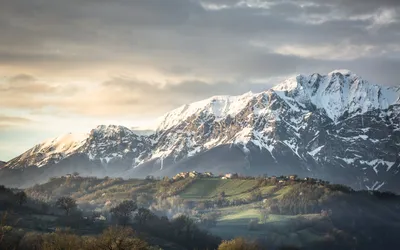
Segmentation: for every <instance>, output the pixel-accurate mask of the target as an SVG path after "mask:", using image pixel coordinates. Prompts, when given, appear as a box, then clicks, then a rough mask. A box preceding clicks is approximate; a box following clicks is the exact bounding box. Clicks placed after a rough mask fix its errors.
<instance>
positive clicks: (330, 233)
mask: <svg viewBox="0 0 400 250" xmlns="http://www.w3.org/2000/svg"><path fill="white" fill-rule="evenodd" d="M293 178H294V179H291V178H289V177H285V176H282V177H268V178H265V177H257V178H254V177H239V178H235V179H221V178H220V177H196V178H190V177H189V178H181V179H177V180H173V179H167V178H164V179H163V180H154V179H152V178H148V179H147V180H139V179H137V180H135V179H131V180H123V179H120V178H114V179H113V178H108V179H97V178H83V177H79V176H75V177H68V178H67V177H63V178H53V179H52V180H50V181H49V182H48V183H46V184H43V185H36V186H34V187H32V188H29V189H26V190H25V191H26V193H27V194H28V195H29V196H30V197H33V198H35V199H40V200H47V201H48V202H50V203H51V202H54V201H55V200H56V198H57V197H60V196H65V195H68V196H71V197H73V198H74V199H76V200H77V202H78V205H79V208H80V209H83V210H89V211H91V210H94V211H98V212H100V213H102V214H105V215H107V214H108V213H109V212H108V211H109V209H110V208H111V207H114V206H115V205H116V204H118V203H120V202H121V201H123V200H127V199H128V200H129V199H133V200H134V201H136V203H137V204H138V205H139V206H142V207H146V208H149V209H150V210H151V211H153V212H154V213H155V214H157V215H159V216H167V217H168V218H174V217H176V216H178V215H180V214H185V215H187V216H189V217H191V218H192V219H194V220H195V221H196V222H197V223H198V224H199V225H200V226H201V227H203V228H206V229H207V230H209V231H210V232H212V233H213V234H215V235H218V236H220V237H222V238H224V239H232V238H234V237H240V236H242V237H245V238H247V239H249V240H257V241H259V242H262V244H266V245H269V246H282V245H292V246H297V247H303V248H304V249H320V248H319V247H321V246H324V247H327V246H331V247H333V248H328V249H337V247H339V248H341V249H377V248H376V247H378V248H379V247H381V246H383V245H385V246H390V244H394V242H398V239H397V237H395V234H396V233H395V232H398V230H400V216H399V206H398V204H400V197H399V196H397V195H394V194H392V193H381V192H377V191H354V190H352V189H351V188H348V187H346V186H341V185H332V184H329V183H328V182H325V181H321V180H318V179H310V178H308V179H299V178H296V177H295V176H293ZM378 225H381V227H380V230H379V232H377V231H376V226H378ZM353 237H355V238H356V239H357V240H356V241H354V239H353ZM335 247H336V248H335ZM374 247H375V248H374Z"/></svg>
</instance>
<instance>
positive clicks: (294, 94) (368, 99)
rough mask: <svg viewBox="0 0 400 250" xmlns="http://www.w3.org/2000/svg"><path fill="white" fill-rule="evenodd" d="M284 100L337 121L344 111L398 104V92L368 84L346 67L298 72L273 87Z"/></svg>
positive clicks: (362, 110) (380, 107)
mask: <svg viewBox="0 0 400 250" xmlns="http://www.w3.org/2000/svg"><path fill="white" fill-rule="evenodd" d="M272 89H273V90H274V91H276V92H277V93H278V94H279V95H280V96H281V97H284V99H286V100H287V99H288V98H290V99H291V101H296V102H298V103H299V104H300V105H306V106H307V105H309V104H312V105H314V106H315V107H316V108H317V109H321V110H324V111H325V113H326V115H327V116H328V117H329V118H331V119H332V120H334V121H337V120H338V119H339V118H340V117H341V116H343V115H344V114H345V113H347V114H348V115H357V114H363V113H365V112H368V111H372V110H375V109H387V108H389V106H391V105H394V104H398V103H399V96H400V91H399V89H396V88H393V87H383V86H379V85H375V84H371V83H369V82H368V81H366V80H363V79H362V78H361V77H360V76H358V75H356V74H354V73H352V72H351V71H349V70H335V71H332V72H330V73H329V74H327V75H319V74H312V75H298V76H297V77H292V78H289V79H288V80H286V81H284V82H282V83H280V84H278V85H277V86H275V87H273V88H272Z"/></svg>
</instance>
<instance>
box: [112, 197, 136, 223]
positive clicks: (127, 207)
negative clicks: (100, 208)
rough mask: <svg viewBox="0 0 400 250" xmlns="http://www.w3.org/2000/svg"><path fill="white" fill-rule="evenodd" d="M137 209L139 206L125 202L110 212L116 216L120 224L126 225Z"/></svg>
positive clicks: (131, 202)
mask: <svg viewBox="0 0 400 250" xmlns="http://www.w3.org/2000/svg"><path fill="white" fill-rule="evenodd" d="M136 209H137V205H136V203H135V202H134V201H132V200H125V201H123V202H121V203H120V204H118V205H117V206H116V207H113V208H112V209H111V210H110V212H111V213H112V214H113V215H114V216H115V218H116V219H117V220H118V222H119V223H122V224H124V225H125V224H126V222H127V221H128V220H129V219H130V217H131V216H132V212H134V211H135V210H136Z"/></svg>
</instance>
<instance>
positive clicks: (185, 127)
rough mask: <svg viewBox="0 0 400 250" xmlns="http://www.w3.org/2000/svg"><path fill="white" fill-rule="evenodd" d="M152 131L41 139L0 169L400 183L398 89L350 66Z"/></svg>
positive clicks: (11, 174)
mask: <svg viewBox="0 0 400 250" xmlns="http://www.w3.org/2000/svg"><path fill="white" fill-rule="evenodd" d="M155 127H156V129H155V130H154V131H151V132H149V131H145V132H144V133H142V132H140V131H137V130H136V129H134V128H132V129H130V128H127V127H123V126H118V125H108V126H106V125H100V126H98V127H96V128H94V129H92V130H91V131H90V132H89V133H87V134H65V135H62V136H60V137H57V138H54V139H50V140H47V141H45V142H43V143H40V144H38V145H36V146H34V147H33V148H31V149H29V150H28V151H26V152H24V153H23V154H21V155H19V156H18V157H16V158H14V159H12V160H10V161H8V162H7V163H5V165H4V166H3V167H2V168H1V165H0V168H1V169H0V182H1V183H2V184H3V183H4V185H8V186H18V187H25V186H30V185H33V184H35V183H41V182H44V181H47V180H48V178H50V177H52V176H61V175H65V174H68V173H72V172H79V173H80V174H81V175H95V176H99V177H103V176H114V177H116V176H118V177H144V176H147V175H154V176H172V175H175V174H176V173H178V172H182V171H199V172H205V171H211V172H213V173H214V174H220V173H227V172H237V173H240V174H244V175H262V174H267V175H287V174H297V175H299V176H302V177H303V176H304V177H306V176H309V177H315V178H320V179H324V180H328V181H331V182H333V183H340V184H346V185H349V186H351V187H353V188H355V189H368V190H378V189H379V190H388V191H393V192H399V191H400V175H399V170H400V88H399V87H385V86H380V85H376V84H372V83H370V82H368V81H366V80H364V79H362V77H360V76H358V75H356V74H354V73H352V72H350V71H348V70H335V71H333V72H331V73H329V74H327V75H320V74H312V75H298V76H296V77H292V78H289V79H287V80H285V81H283V82H281V83H279V84H278V85H276V86H274V87H272V88H271V89H268V90H265V91H263V92H260V93H252V92H248V93H245V94H243V95H240V96H214V97H211V98H208V99H205V100H202V101H199V102H195V103H191V104H187V105H183V106H181V107H179V108H177V109H175V110H172V111H171V112H168V113H167V114H165V115H164V116H162V117H160V118H159V119H158V120H157V122H156V126H155Z"/></svg>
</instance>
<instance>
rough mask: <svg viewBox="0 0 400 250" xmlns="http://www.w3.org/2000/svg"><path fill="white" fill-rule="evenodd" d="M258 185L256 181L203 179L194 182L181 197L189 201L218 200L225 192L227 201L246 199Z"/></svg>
mask: <svg viewBox="0 0 400 250" xmlns="http://www.w3.org/2000/svg"><path fill="white" fill-rule="evenodd" d="M256 185H257V182H256V181H255V180H236V179H235V180H233V179H228V180H222V179H218V178H203V179H198V180H196V181H194V182H193V183H192V184H191V185H190V186H189V187H187V188H186V189H185V190H184V191H182V192H181V193H180V194H179V196H180V197H181V198H183V199H188V200H202V199H213V198H217V197H218V195H219V194H220V193H221V192H225V196H226V198H227V199H240V198H245V197H246V195H248V193H249V192H250V191H251V190H253V189H254V188H255V187H256Z"/></svg>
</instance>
